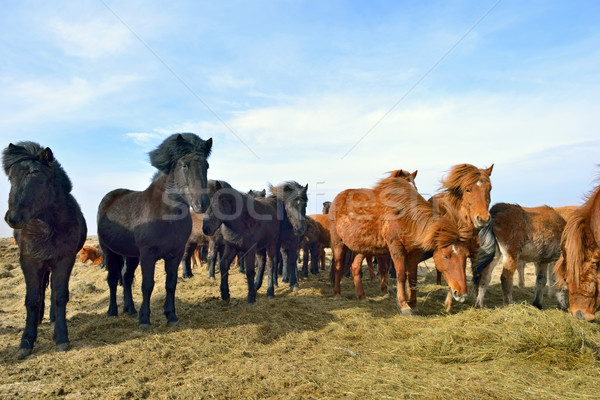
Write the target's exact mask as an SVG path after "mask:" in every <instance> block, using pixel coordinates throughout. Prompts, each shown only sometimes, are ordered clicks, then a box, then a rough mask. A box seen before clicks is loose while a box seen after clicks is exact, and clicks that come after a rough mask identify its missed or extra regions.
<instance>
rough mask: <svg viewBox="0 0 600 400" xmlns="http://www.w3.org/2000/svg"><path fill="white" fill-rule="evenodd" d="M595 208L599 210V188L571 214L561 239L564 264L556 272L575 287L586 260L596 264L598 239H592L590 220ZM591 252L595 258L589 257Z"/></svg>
mask: <svg viewBox="0 0 600 400" xmlns="http://www.w3.org/2000/svg"><path fill="white" fill-rule="evenodd" d="M595 208H598V209H600V186H598V187H597V188H596V189H595V190H594V191H592V192H591V193H590V194H589V195H588V196H586V201H585V203H584V204H583V205H582V206H581V207H580V208H578V209H577V210H575V212H573V215H572V216H571V218H569V220H568V221H567V225H566V226H565V229H564V231H563V234H562V238H561V245H562V248H563V257H564V263H563V264H562V265H561V266H560V270H557V271H556V272H557V273H558V274H559V275H561V276H562V277H563V278H567V279H568V280H570V281H572V282H575V283H576V285H579V282H580V277H581V273H582V272H583V271H582V267H583V265H584V263H585V262H586V260H587V261H592V262H594V259H595V262H596V263H597V262H598V258H597V257H598V255H600V254H599V253H600V250H599V249H598V244H597V243H598V241H599V239H600V238H594V233H593V232H592V229H591V220H590V219H591V217H592V212H593V210H594V209H595ZM591 252H593V253H595V255H596V257H590V256H589V253H591Z"/></svg>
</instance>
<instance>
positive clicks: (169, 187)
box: [98, 133, 212, 329]
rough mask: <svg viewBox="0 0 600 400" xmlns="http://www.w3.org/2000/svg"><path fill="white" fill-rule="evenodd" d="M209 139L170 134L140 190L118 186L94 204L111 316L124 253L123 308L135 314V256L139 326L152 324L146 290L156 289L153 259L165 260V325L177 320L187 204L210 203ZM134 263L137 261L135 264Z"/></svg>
mask: <svg viewBox="0 0 600 400" xmlns="http://www.w3.org/2000/svg"><path fill="white" fill-rule="evenodd" d="M211 148H212V139H208V140H206V141H204V140H202V139H200V138H199V137H198V136H196V135H195V134H193V133H176V134H173V135H171V136H169V137H168V138H167V139H165V141H164V142H163V143H162V144H161V145H160V146H158V148H156V149H155V150H153V151H151V152H150V163H151V164H152V165H153V166H154V167H156V168H157V169H158V171H159V172H158V173H157V175H155V177H154V180H153V181H152V183H151V184H150V186H149V187H148V188H147V189H146V190H144V191H141V192H136V191H132V190H127V189H117V190H113V191H112V192H110V193H108V194H107V195H106V196H104V198H103V199H102V201H101V202H100V206H99V207H98V240H99V241H100V246H101V247H102V251H104V256H105V260H106V266H107V269H108V287H109V289H110V305H109V308H108V315H109V316H116V315H117V314H118V311H117V300H116V292H117V284H118V282H119V280H120V279H121V270H122V268H123V258H126V259H127V262H128V264H129V263H131V265H128V268H127V269H126V271H127V274H126V275H128V277H125V276H123V288H124V289H123V296H124V310H125V311H126V312H128V313H130V314H135V313H136V311H135V307H134V305H133V299H132V298H131V280H132V277H133V271H134V270H135V266H137V261H138V259H139V261H140V262H141V265H142V296H143V300H142V305H141V307H140V313H139V328H140V329H149V328H150V295H151V294H152V290H153V289H154V269H155V264H156V261H158V260H159V259H161V258H162V259H163V260H164V261H165V272H166V282H165V288H166V298H165V305H164V313H165V316H166V318H167V324H168V326H177V325H178V324H179V322H178V319H177V316H176V314H175V288H176V286H177V269H178V267H179V263H180V261H181V258H182V256H183V252H184V250H185V244H186V241H187V239H188V237H189V235H190V232H191V230H192V218H191V216H190V206H191V207H192V209H193V211H194V212H196V213H201V212H203V211H204V209H205V208H206V207H208V203H209V200H210V199H209V197H208V194H207V189H206V186H207V178H206V171H207V169H208V162H207V161H206V159H207V158H208V156H209V155H210V151H211ZM134 264H135V266H133V265H134Z"/></svg>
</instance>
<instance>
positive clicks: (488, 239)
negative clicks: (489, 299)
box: [472, 216, 497, 286]
mask: <svg viewBox="0 0 600 400" xmlns="http://www.w3.org/2000/svg"><path fill="white" fill-rule="evenodd" d="M479 242H480V245H479V250H478V251H477V257H476V258H475V261H474V262H473V266H472V270H473V283H474V284H475V286H479V281H480V280H481V274H482V273H483V271H484V270H485V269H486V268H487V266H488V265H490V264H491V262H492V260H493V259H494V257H495V256H496V245H497V240H496V235H494V217H493V216H492V217H491V218H490V222H489V223H488V224H487V225H486V226H485V227H484V228H483V229H482V230H480V231H479Z"/></svg>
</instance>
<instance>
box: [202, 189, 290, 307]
mask: <svg viewBox="0 0 600 400" xmlns="http://www.w3.org/2000/svg"><path fill="white" fill-rule="evenodd" d="M217 229H220V234H221V235H222V237H223V241H224V243H225V246H224V247H225V249H224V251H223V255H222V256H221V259H220V260H219V271H220V272H221V287H220V288H221V299H223V301H224V302H225V303H229V298H230V294H229V265H230V264H231V262H232V261H233V259H234V257H235V256H236V255H237V254H238V253H243V256H244V258H245V260H246V279H247V283H248V303H254V302H255V301H256V288H255V287H254V277H255V269H254V265H255V257H256V253H257V252H258V251H261V250H264V251H265V252H266V258H267V259H266V268H267V273H268V274H269V275H270V274H271V272H272V270H273V260H274V258H275V256H276V254H277V243H278V239H279V220H278V219H277V208H276V207H273V206H272V205H270V204H268V203H264V202H261V201H259V200H256V199H254V198H253V197H252V196H250V195H247V194H243V193H241V192H238V191H237V190H235V189H231V188H224V189H221V187H220V185H219V183H218V182H217V191H216V193H215V194H214V195H213V196H212V198H211V201H210V206H209V207H208V209H207V210H206V212H205V213H204V218H203V221H202V231H203V232H204V234H205V235H209V236H210V235H214V234H215V231H216V230H217Z"/></svg>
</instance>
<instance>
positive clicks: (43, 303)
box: [38, 271, 56, 325]
mask: <svg viewBox="0 0 600 400" xmlns="http://www.w3.org/2000/svg"><path fill="white" fill-rule="evenodd" d="M49 282H50V271H46V273H45V274H44V281H43V282H42V293H41V294H40V320H39V321H38V325H39V324H41V323H42V321H43V320H44V310H45V308H46V289H47V288H48V284H49ZM55 311H56V310H55V309H54V291H53V290H52V288H50V312H49V315H48V316H49V318H50V324H54V323H55V322H56V315H55Z"/></svg>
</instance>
